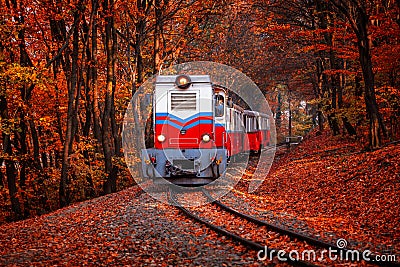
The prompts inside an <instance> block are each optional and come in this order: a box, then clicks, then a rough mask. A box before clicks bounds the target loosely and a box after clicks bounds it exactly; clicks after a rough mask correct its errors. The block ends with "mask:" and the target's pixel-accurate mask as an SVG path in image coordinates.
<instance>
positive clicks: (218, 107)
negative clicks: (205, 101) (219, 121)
mask: <svg viewBox="0 0 400 267" xmlns="http://www.w3.org/2000/svg"><path fill="white" fill-rule="evenodd" d="M224 109H225V108H224V97H223V96H222V95H216V96H215V117H222V116H224Z"/></svg>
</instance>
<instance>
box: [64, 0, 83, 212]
mask: <svg viewBox="0 0 400 267" xmlns="http://www.w3.org/2000/svg"><path fill="white" fill-rule="evenodd" d="M78 7H79V8H81V7H82V3H81V2H80V3H79V4H78ZM79 8H78V10H77V11H75V14H74V26H75V28H74V33H73V41H72V46H73V50H72V64H71V69H70V70H68V69H67V73H66V74H67V75H68V74H70V76H69V77H68V76H67V82H68V86H67V87H68V110H67V129H66V133H65V141H64V145H63V155H62V166H61V179H60V188H59V201H60V206H61V207H65V206H67V205H68V204H69V202H70V196H69V193H68V187H67V184H68V170H69V155H70V153H71V151H72V142H73V139H74V125H76V120H77V116H76V112H77V110H76V108H77V106H78V103H77V102H78V101H79V95H78V77H77V73H78V56H79V24H80V19H81V18H80V17H81V14H80V10H79Z"/></svg>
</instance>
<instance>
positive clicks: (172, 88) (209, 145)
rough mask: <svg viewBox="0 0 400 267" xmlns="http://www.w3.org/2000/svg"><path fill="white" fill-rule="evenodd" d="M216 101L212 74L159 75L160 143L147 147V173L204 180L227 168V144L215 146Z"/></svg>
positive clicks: (188, 181)
mask: <svg viewBox="0 0 400 267" xmlns="http://www.w3.org/2000/svg"><path fill="white" fill-rule="evenodd" d="M215 104H216V103H215V98H214V92H213V88H212V84H211V81H210V77H209V76H208V75H192V76H188V75H171V76H158V77H157V79H156V85H155V92H154V97H153V129H154V147H153V148H147V149H144V150H142V170H143V175H144V176H145V177H149V178H157V177H163V178H166V179H167V180H169V181H170V182H172V183H175V184H181V185H201V184H207V183H209V182H211V181H212V180H215V179H216V178H218V177H220V176H221V175H222V174H223V173H224V171H225V168H226V149H225V148H224V147H216V146H215V138H214V137H215V136H214V133H215V121H214V117H215V116H214V115H215V114H214V112H215V110H214V107H215Z"/></svg>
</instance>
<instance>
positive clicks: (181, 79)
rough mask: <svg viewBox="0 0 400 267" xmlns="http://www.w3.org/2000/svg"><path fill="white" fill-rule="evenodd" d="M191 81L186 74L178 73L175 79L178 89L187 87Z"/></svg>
mask: <svg viewBox="0 0 400 267" xmlns="http://www.w3.org/2000/svg"><path fill="white" fill-rule="evenodd" d="M191 83H192V80H191V79H190V77H189V76H187V75H185V74H181V75H178V76H177V77H176V80H175V84H176V86H178V88H180V89H186V88H188V87H189V86H190V84H191Z"/></svg>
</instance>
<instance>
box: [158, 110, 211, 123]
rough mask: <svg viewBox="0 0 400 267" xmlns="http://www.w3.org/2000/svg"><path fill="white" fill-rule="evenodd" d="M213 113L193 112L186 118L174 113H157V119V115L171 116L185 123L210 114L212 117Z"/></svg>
mask: <svg viewBox="0 0 400 267" xmlns="http://www.w3.org/2000/svg"><path fill="white" fill-rule="evenodd" d="M212 115H213V113H212V112H200V113H196V114H193V115H192V116H190V117H188V118H186V119H182V118H179V117H177V116H175V115H172V114H170V113H156V120H157V117H168V118H171V119H173V120H177V121H179V122H180V123H185V122H188V121H191V120H193V119H194V118H196V117H206V116H210V117H211V116H212Z"/></svg>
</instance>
